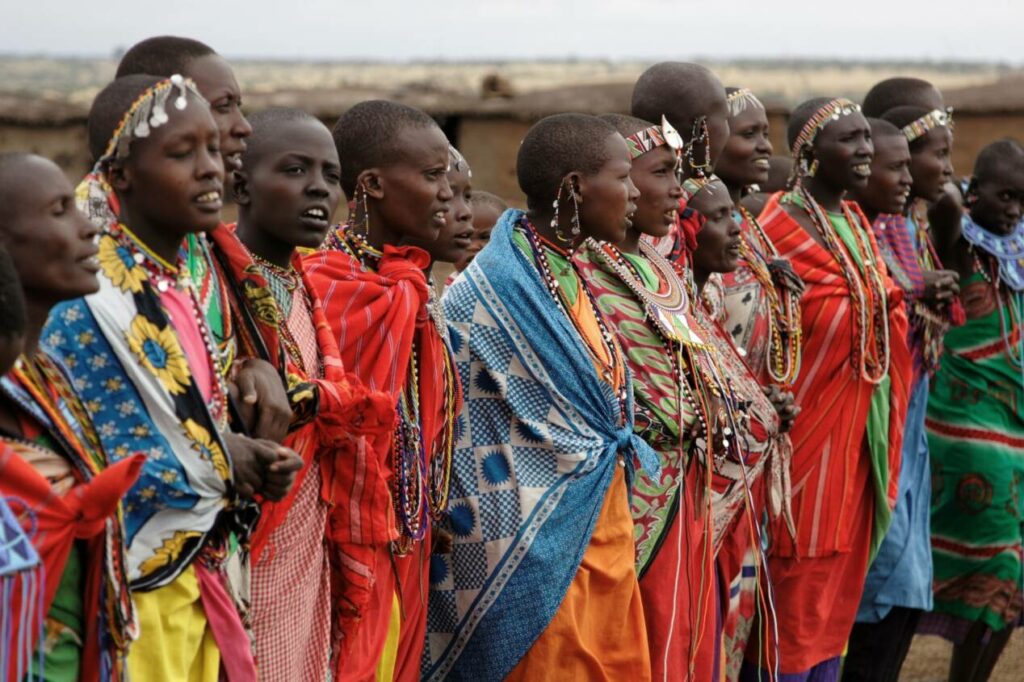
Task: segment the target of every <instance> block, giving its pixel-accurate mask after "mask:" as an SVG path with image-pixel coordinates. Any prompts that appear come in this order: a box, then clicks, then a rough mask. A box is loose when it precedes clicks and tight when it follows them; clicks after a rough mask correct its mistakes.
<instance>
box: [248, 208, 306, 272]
mask: <svg viewBox="0 0 1024 682" xmlns="http://www.w3.org/2000/svg"><path fill="white" fill-rule="evenodd" d="M246 218H247V217H246V216H245V215H244V214H243V215H240V216H239V217H238V227H237V228H236V232H237V234H238V238H239V239H240V240H242V243H243V244H245V246H246V248H247V249H249V251H251V252H252V253H254V254H255V255H257V256H259V257H260V258H262V259H263V260H265V261H267V262H268V263H272V264H274V265H276V266H277V267H279V268H287V267H288V266H289V265H290V264H291V261H292V254H294V253H295V246H294V245H293V244H288V243H287V242H283V241H281V240H280V239H277V238H276V237H274V236H273V235H271V234H270V232H267V231H264V230H260V229H259V228H257V227H255V226H253V224H252V223H251V222H250V221H249V220H247V219H246Z"/></svg>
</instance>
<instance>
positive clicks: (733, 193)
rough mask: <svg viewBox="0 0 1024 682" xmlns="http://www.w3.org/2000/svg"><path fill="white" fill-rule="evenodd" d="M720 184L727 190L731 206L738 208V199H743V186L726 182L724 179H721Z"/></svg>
mask: <svg viewBox="0 0 1024 682" xmlns="http://www.w3.org/2000/svg"><path fill="white" fill-rule="evenodd" d="M719 177H721V176H719ZM722 182H723V183H725V188H726V189H727V190H729V197H730V198H731V199H732V203H733V205H735V206H737V207H738V206H739V205H740V199H742V198H743V185H737V184H735V183H732V182H726V180H725V178H722Z"/></svg>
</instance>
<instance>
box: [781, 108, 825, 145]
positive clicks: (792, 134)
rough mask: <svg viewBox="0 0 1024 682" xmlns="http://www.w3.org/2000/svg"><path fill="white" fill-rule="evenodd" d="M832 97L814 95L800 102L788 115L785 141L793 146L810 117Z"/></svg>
mask: <svg viewBox="0 0 1024 682" xmlns="http://www.w3.org/2000/svg"><path fill="white" fill-rule="evenodd" d="M833 99H835V98H834V97H815V98H814V99H809V100H807V101H806V102H801V103H800V104H798V105H797V106H796V108H795V109H793V112H792V113H791V114H790V115H789V122H788V123H787V124H786V143H787V144H788V146H789V148H790V149H792V148H793V143H794V142H796V138H798V137H800V131H802V130H803V129H804V126H805V125H807V122H808V121H810V120H811V117H812V116H814V115H815V114H816V113H818V110H819V109H821V108H822V107H823V106H825V105H826V104H828V103H829V102H831V101H832V100H833Z"/></svg>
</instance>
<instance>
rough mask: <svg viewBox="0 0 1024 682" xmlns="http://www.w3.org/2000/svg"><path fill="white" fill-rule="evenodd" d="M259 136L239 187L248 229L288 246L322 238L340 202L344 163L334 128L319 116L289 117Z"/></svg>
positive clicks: (311, 244)
mask: <svg viewBox="0 0 1024 682" xmlns="http://www.w3.org/2000/svg"><path fill="white" fill-rule="evenodd" d="M270 132H272V135H270V134H268V138H269V139H267V140H263V141H261V144H260V155H259V158H258V159H256V163H255V164H254V166H253V167H252V168H244V169H243V170H242V172H241V173H240V175H239V181H238V183H237V184H236V186H235V193H236V196H237V198H238V203H239V204H240V205H241V206H242V213H243V220H244V222H245V223H247V225H246V228H247V229H248V228H250V227H251V228H252V229H254V230H255V231H258V232H260V233H263V234H265V235H266V236H267V237H269V238H270V239H272V240H274V241H276V242H278V243H280V244H286V245H287V246H288V247H290V248H295V247H305V248H316V247H317V246H319V245H320V244H321V243H323V240H324V237H325V236H326V235H327V230H328V229H329V228H330V226H331V217H332V216H333V215H334V212H335V210H337V208H338V204H339V203H340V201H341V164H340V163H339V162H338V151H337V149H335V147H334V140H333V139H332V138H331V133H330V131H328V130H327V128H325V127H324V125H323V124H322V123H320V122H319V121H315V120H309V119H305V120H298V121H288V122H285V123H282V124H280V125H278V126H277V127H276V128H275V129H274V130H273V131H268V133H270Z"/></svg>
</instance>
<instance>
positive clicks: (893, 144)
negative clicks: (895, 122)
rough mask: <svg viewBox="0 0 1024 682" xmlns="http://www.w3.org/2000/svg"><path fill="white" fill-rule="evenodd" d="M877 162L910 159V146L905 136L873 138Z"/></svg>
mask: <svg viewBox="0 0 1024 682" xmlns="http://www.w3.org/2000/svg"><path fill="white" fill-rule="evenodd" d="M872 140H873V141H874V143H875V160H876V161H881V162H889V161H895V160H897V159H909V158H910V145H909V144H907V138H905V137H904V136H903V135H882V136H881V137H877V136H876V137H873V138H872Z"/></svg>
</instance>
